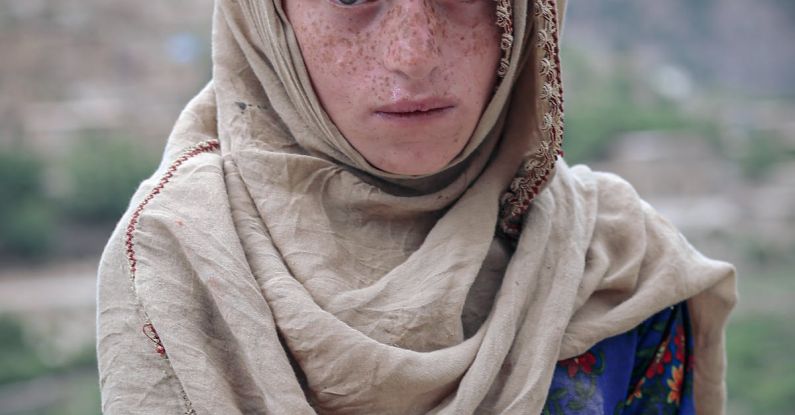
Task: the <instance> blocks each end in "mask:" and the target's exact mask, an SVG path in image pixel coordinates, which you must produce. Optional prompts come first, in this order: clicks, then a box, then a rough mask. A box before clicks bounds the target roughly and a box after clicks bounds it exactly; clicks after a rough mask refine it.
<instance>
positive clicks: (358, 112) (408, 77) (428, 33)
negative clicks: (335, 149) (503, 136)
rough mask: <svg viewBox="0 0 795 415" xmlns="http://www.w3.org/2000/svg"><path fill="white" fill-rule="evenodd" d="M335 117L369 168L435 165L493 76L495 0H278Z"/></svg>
mask: <svg viewBox="0 0 795 415" xmlns="http://www.w3.org/2000/svg"><path fill="white" fill-rule="evenodd" d="M283 2H284V3H283V4H284V6H285V10H286V12H287V15H288V18H289V20H290V23H291V25H292V26H293V29H294V31H295V35H296V37H297V39H298V43H299V45H300V47H301V53H302V55H303V57H304V61H305V63H306V67H307V69H308V71H309V76H310V77H311V79H312V84H313V86H314V89H315V92H316V94H317V95H318V98H319V99H320V102H321V104H322V105H323V107H324V108H325V110H326V112H327V113H328V114H329V116H330V117H331V119H332V121H333V122H334V124H335V125H336V126H337V128H338V129H339V130H340V132H341V133H342V134H343V135H344V136H345V138H346V139H347V140H348V142H350V144H351V145H352V146H353V147H354V148H355V149H356V150H357V151H358V152H359V153H360V154H362V155H363V156H364V157H365V158H366V159H367V161H368V162H370V164H372V165H373V166H375V167H377V168H379V169H381V170H384V171H387V172H390V173H397V174H406V175H423V174H431V173H435V172H438V171H440V170H442V169H443V168H444V167H445V166H447V165H448V164H449V162H450V161H451V160H453V158H455V156H456V155H458V154H459V153H460V152H461V150H462V149H463V148H464V147H465V146H466V144H467V142H468V141H469V138H470V136H471V135H472V132H473V131H474V129H475V127H476V126H477V123H478V120H479V119H480V115H481V113H482V112H483V110H484V108H485V106H486V105H487V104H488V102H489V100H490V98H491V95H492V92H493V90H494V86H495V83H496V73H497V64H498V61H499V56H500V47H499V35H500V34H499V30H498V28H497V26H496V25H495V19H496V18H495V6H494V3H495V2H494V0H283Z"/></svg>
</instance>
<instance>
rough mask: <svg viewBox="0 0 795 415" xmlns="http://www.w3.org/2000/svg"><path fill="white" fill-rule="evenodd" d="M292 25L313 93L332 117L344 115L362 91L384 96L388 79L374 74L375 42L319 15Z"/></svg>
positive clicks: (299, 20) (375, 61)
mask: <svg viewBox="0 0 795 415" xmlns="http://www.w3.org/2000/svg"><path fill="white" fill-rule="evenodd" d="M297 20H298V21H294V22H293V27H294V30H295V33H296V37H297V39H298V43H299V45H300V47H301V54H302V55H303V58H304V63H305V64H306V67H307V71H308V72H309V75H310V78H311V79H312V84H313V86H314V89H315V93H316V94H317V95H318V98H319V99H320V101H321V104H323V106H324V108H325V109H326V111H327V112H328V113H329V115H330V116H331V118H332V119H338V118H343V117H345V116H346V115H347V113H348V112H350V111H352V109H351V105H352V104H353V103H355V102H356V101H357V99H356V97H357V96H361V95H362V94H370V95H371V96H372V95H374V94H378V95H384V93H383V91H386V90H388V89H389V88H388V85H387V83H388V80H387V79H386V78H385V77H383V76H381V77H379V76H377V75H376V68H377V65H376V64H377V59H376V55H375V54H376V52H377V50H378V47H377V45H376V44H375V42H373V40H372V39H371V38H370V37H368V36H365V35H363V34H360V33H352V32H350V31H348V30H340V29H339V28H337V27H335V25H332V24H330V23H329V22H328V21H324V20H323V19H322V18H306V19H297Z"/></svg>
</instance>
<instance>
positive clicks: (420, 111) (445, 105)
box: [374, 98, 455, 119]
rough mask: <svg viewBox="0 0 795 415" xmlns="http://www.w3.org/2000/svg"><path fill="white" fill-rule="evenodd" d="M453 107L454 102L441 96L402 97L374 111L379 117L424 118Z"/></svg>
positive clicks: (437, 114) (445, 111) (439, 113)
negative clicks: (418, 98)
mask: <svg viewBox="0 0 795 415" xmlns="http://www.w3.org/2000/svg"><path fill="white" fill-rule="evenodd" d="M453 108H455V103H454V102H452V101H451V100H448V99H443V98H427V99H421V100H410V99H402V100H399V101H395V102H393V103H390V104H388V105H384V106H381V107H378V108H376V109H375V110H374V113H375V114H376V115H378V116H380V117H384V118H392V119H424V118H432V117H435V116H439V115H443V114H445V113H447V112H449V111H450V110H452V109H453Z"/></svg>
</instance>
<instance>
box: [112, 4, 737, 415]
mask: <svg viewBox="0 0 795 415" xmlns="http://www.w3.org/2000/svg"><path fill="white" fill-rule="evenodd" d="M564 4H565V2H562V1H555V0H534V1H533V2H529V1H527V0H524V1H521V0H517V1H513V2H509V1H507V0H500V1H499V2H498V5H499V8H498V9H499V10H501V11H502V13H503V14H502V15H501V18H502V19H505V18H510V20H509V21H508V23H510V26H508V25H507V24H506V21H505V20H501V21H500V22H501V27H502V28H503V31H504V35H503V50H504V51H505V58H504V62H505V64H504V65H503V66H502V69H501V75H503V77H502V80H501V82H500V84H499V86H498V88H497V89H496V91H495V93H494V96H493V97H492V99H491V102H490V103H489V104H488V106H487V107H486V109H485V110H484V113H483V115H482V117H481V119H480V121H479V124H478V126H477V128H476V130H475V132H474V133H473V136H472V137H471V139H470V141H469V143H468V144H467V146H466V148H465V149H464V150H463V151H462V153H461V154H459V155H458V156H457V157H456V158H455V159H454V160H453V161H452V162H451V163H450V165H449V166H448V167H447V168H445V169H444V170H443V171H441V172H439V173H436V174H431V175H425V176H402V175H396V174H391V173H387V172H384V171H381V170H379V169H377V168H375V167H373V166H372V165H370V164H369V163H368V162H367V161H366V160H365V159H364V158H363V157H362V156H361V154H359V153H358V152H357V151H356V150H355V149H353V147H352V146H351V145H350V144H349V143H348V142H347V141H346V140H345V138H344V137H343V136H342V135H341V134H340V132H339V131H338V130H337V129H336V127H335V126H334V124H333V123H332V122H331V120H330V119H329V117H328V115H327V114H326V113H325V111H324V110H323V108H322V106H321V105H320V104H319V101H318V99H317V97H316V95H315V93H314V91H313V90H312V87H311V82H310V80H309V77H308V75H307V71H306V68H305V67H304V64H303V59H302V57H301V54H300V49H299V47H298V44H297V41H296V38H295V36H294V34H293V33H292V30H291V27H290V25H289V22H288V21H287V19H286V17H285V13H284V11H283V10H282V8H281V2H280V1H277V0H273V1H261V0H237V1H233V0H217V1H216V9H215V14H214V22H213V79H212V82H211V83H210V84H209V85H208V86H207V87H206V88H205V89H204V90H203V91H202V92H201V93H200V94H199V95H198V96H197V97H196V98H195V99H194V100H193V101H192V102H191V103H190V104H189V105H188V107H187V108H186V109H185V111H184V112H183V114H182V115H181V116H180V119H179V120H178V122H177V125H176V126H175V128H174V131H173V132H172V134H171V136H170V138H169V142H168V145H167V147H166V154H165V157H164V161H163V163H162V165H161V167H160V169H159V170H158V172H157V173H156V174H155V175H154V176H153V178H152V179H150V180H148V181H146V182H144V184H143V185H142V186H141V188H140V189H139V191H138V192H137V193H136V195H135V196H134V198H133V202H132V205H131V208H130V210H129V212H128V213H127V214H126V215H125V217H124V218H123V219H122V222H121V224H122V225H121V226H120V227H119V228H118V229H117V231H116V233H115V234H114V236H113V237H112V238H111V241H110V242H109V245H108V247H107V248H106V251H105V253H104V255H103V260H102V264H101V266H100V282H99V306H98V346H97V347H98V356H99V368H100V375H101V379H100V381H101V384H102V392H103V407H104V409H105V411H106V412H107V413H127V412H130V411H143V412H146V413H149V414H157V413H176V412H175V411H178V410H179V411H184V413H198V414H236V413H258V414H264V413H274V414H304V413H306V414H311V413H329V414H331V413H334V414H374V413H377V414H424V413H430V414H468V413H484V414H485V413H501V414H502V413H505V414H514V413H515V414H534V413H539V412H540V411H541V409H542V407H543V405H544V402H545V400H546V394H547V390H548V388H549V385H550V382H551V378H552V373H553V370H554V367H555V364H556V362H557V361H558V360H560V359H565V358H569V357H573V356H576V355H578V354H581V353H583V352H585V351H586V350H587V349H588V348H590V347H591V346H593V345H594V344H595V343H597V342H598V341H600V340H602V339H605V338H607V337H610V336H613V335H617V334H620V333H623V332H626V331H628V330H630V329H632V328H633V327H635V326H636V325H638V324H639V323H640V322H642V321H643V320H644V319H646V318H647V317H649V316H650V315H652V314H654V313H655V312H657V311H659V310H661V309H663V308H665V307H668V306H671V305H673V304H676V303H679V302H681V301H685V300H689V302H690V312H691V317H692V321H693V327H694V333H695V347H696V357H695V359H696V360H695V388H696V390H695V393H696V403H697V405H698V409H699V412H700V413H720V412H721V411H722V408H723V400H724V398H725V396H724V395H725V387H724V385H723V377H724V368H725V363H724V361H725V356H724V352H723V329H724V326H725V321H726V317H727V315H728V312H729V310H730V308H731V307H732V305H733V303H734V301H735V294H734V270H733V268H732V267H731V266H730V265H728V264H725V263H720V262H716V261H712V260H709V259H707V258H705V257H703V256H701V255H700V254H699V253H698V252H697V251H695V250H694V249H693V248H692V247H691V246H690V245H689V244H688V243H687V241H685V239H684V238H683V237H682V236H681V234H679V232H677V231H676V230H675V229H674V228H673V227H672V226H671V225H670V224H669V223H668V222H667V221H665V220H664V219H662V218H661V217H660V216H659V215H658V214H657V213H656V212H654V211H653V209H652V208H651V207H649V206H648V205H647V204H645V203H644V202H643V201H641V200H640V199H639V198H638V196H637V194H636V193H635V192H634V190H633V189H632V188H631V187H630V186H629V185H628V184H626V183H625V182H624V181H622V180H621V179H619V178H617V177H615V176H613V175H609V174H603V173H594V172H591V171H590V170H588V169H587V168H585V167H575V168H569V167H568V166H567V165H566V164H565V163H564V162H563V161H562V160H558V155H559V153H560V145H561V140H562V134H563V131H562V128H563V112H562V110H563V108H562V90H561V81H560V66H559V58H558V42H559V33H560V30H559V27H560V20H561V18H562V11H563V8H564V7H563V6H564ZM506 41H507V43H506ZM531 202H532V203H531ZM130 283H132V290H130V289H129V287H130Z"/></svg>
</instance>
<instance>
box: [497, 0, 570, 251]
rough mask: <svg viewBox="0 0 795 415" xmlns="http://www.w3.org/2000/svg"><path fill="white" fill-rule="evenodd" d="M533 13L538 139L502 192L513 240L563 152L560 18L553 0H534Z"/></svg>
mask: <svg viewBox="0 0 795 415" xmlns="http://www.w3.org/2000/svg"><path fill="white" fill-rule="evenodd" d="M534 16H535V18H536V22H537V24H538V31H537V32H536V37H537V39H538V44H537V47H538V48H539V52H540V55H541V56H540V57H541V59H540V63H539V68H537V69H538V71H539V74H540V75H541V77H540V78H539V79H540V81H541V83H542V84H541V89H540V91H539V99H538V101H539V108H538V112H539V114H542V118H541V143H540V145H539V148H538V150H537V151H536V152H535V153H534V154H532V155H530V156H529V157H528V158H527V159H526V160H525V161H524V163H522V166H521V167H520V168H519V172H518V173H517V176H516V177H515V178H514V179H513V180H512V181H511V185H510V186H509V188H508V191H506V192H505V194H503V196H502V198H501V200H500V205H501V212H500V222H499V230H500V231H502V233H504V234H505V235H507V236H508V237H510V238H511V239H513V240H517V239H518V238H519V234H520V233H521V228H522V222H523V217H524V214H525V213H526V212H527V209H529V208H530V203H531V202H532V201H533V199H535V197H536V196H538V193H539V192H540V191H541V189H542V187H543V185H544V184H545V183H546V182H547V181H548V180H549V178H550V175H551V174H552V171H553V168H554V167H555V162H556V161H557V159H558V157H559V156H561V157H562V156H563V83H562V81H561V73H560V55H559V42H558V37H559V27H560V26H559V22H558V14H557V5H556V1H555V0H536V2H535V11H534Z"/></svg>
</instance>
